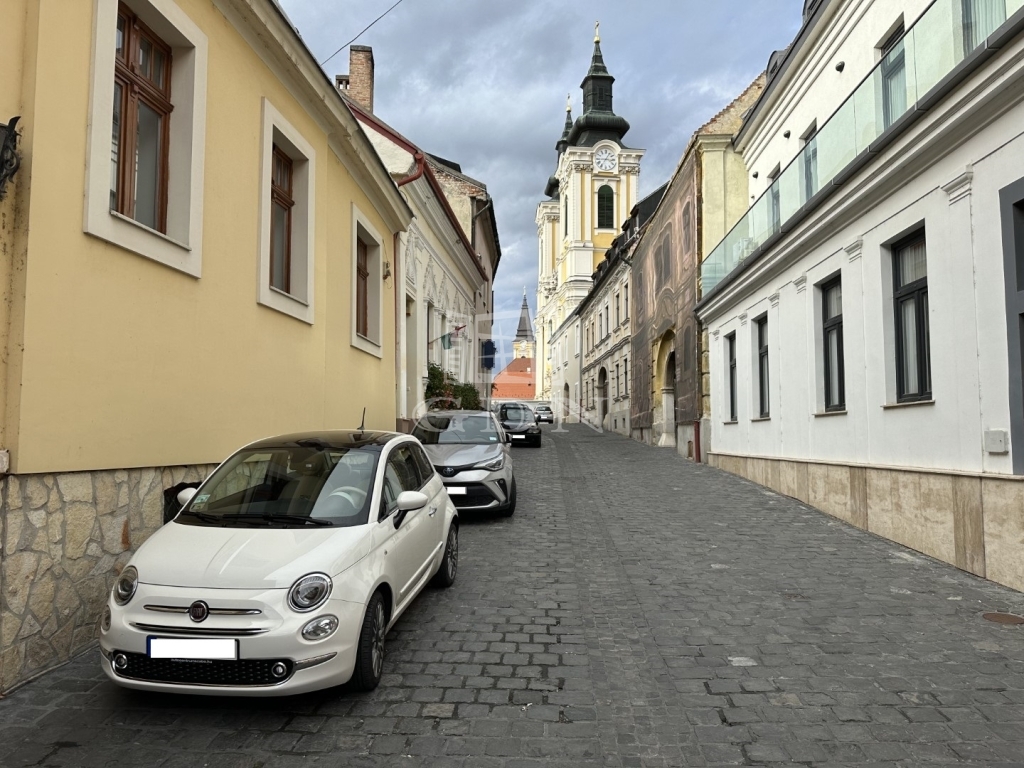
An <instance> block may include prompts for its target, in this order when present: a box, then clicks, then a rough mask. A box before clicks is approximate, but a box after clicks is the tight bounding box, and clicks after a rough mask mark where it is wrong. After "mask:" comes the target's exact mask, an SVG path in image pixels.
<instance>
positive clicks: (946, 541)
mask: <svg viewBox="0 0 1024 768" xmlns="http://www.w3.org/2000/svg"><path fill="white" fill-rule="evenodd" d="M708 459H709V463H710V464H711V465H712V466H715V467H719V468H720V469H724V470H725V471H727V472H731V473H732V474H734V475H739V476H740V477H745V478H747V479H748V480H752V481H753V482H755V483H759V484H760V485H763V486H766V487H768V488H771V489H772V490H773V491H776V492H778V493H781V494H783V495H785V496H791V497H793V498H795V499H798V500H800V501H802V502H804V503H805V504H808V505H810V506H812V507H816V508H818V509H820V510H821V511H823V512H825V513H827V514H829V515H832V516H833V517H837V518H839V519H840V520H844V521H846V522H847V523H850V524H851V525H855V526H857V527H858V528H862V529H864V530H866V531H870V532H872V533H875V534H877V535H879V536H882V537H883V538H886V539H889V540H891V541H895V542H897V543H899V544H902V545H903V546H905V547H909V548H911V549H914V550H917V551H918V552H923V553H924V554H926V555H930V556H931V557H934V558H936V559H937V560H943V561H945V562H947V563H949V564H951V565H955V566H956V567H957V568H960V569H962V570H965V571H968V572H970V573H973V574H976V575H978V576H982V577H984V578H987V579H990V580H991V581H995V582H998V583H999V584H1003V585H1005V586H1008V587H1012V588H1013V589H1017V590H1021V591H1024V478H1012V477H1006V478H1004V477H996V476H992V475H968V474H954V473H944V472H935V471H927V472H925V471H918V470H913V469H894V468H888V467H884V468H883V467H871V466H856V465H853V466H850V465H845V464H825V463H818V462H809V461H797V460H785V459H768V458H758V457H754V456H733V455H728V454H721V453H711V454H710V455H709V457H708Z"/></svg>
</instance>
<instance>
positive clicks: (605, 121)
mask: <svg viewBox="0 0 1024 768" xmlns="http://www.w3.org/2000/svg"><path fill="white" fill-rule="evenodd" d="M614 83H615V78H614V77H612V75H611V73H610V72H609V71H608V67H607V66H606V65H605V61H604V54H603V52H602V51H601V35H600V26H599V25H598V26H597V28H596V29H595V34H594V52H593V55H592V57H591V62H590V69H589V70H588V71H587V74H586V77H584V78H583V82H582V83H581V84H580V88H582V90H583V111H582V114H580V116H579V117H578V118H576V120H575V121H574V120H573V119H572V101H571V96H570V100H569V104H568V105H567V106H566V114H565V128H564V130H563V131H562V136H561V138H560V139H559V140H558V142H557V143H556V144H555V149H556V151H557V152H558V164H557V166H556V169H555V173H554V175H553V176H552V177H551V178H550V179H548V182H547V186H546V187H545V190H544V194H545V195H546V196H547V199H546V200H544V201H542V202H541V203H540V205H539V206H538V207H537V219H536V223H537V239H538V259H539V263H538V282H537V340H536V347H537V366H536V369H537V393H538V395H537V396H538V398H540V399H543V400H550V399H551V396H552V391H553V389H557V387H555V388H553V386H552V381H551V370H552V369H551V358H550V342H551V339H552V337H554V336H557V335H558V331H559V328H560V327H561V325H562V323H564V322H565V320H566V319H567V318H568V317H569V316H570V315H571V314H572V313H573V311H574V310H575V309H576V307H578V306H579V304H580V302H581V301H583V299H584V298H585V297H586V295H587V293H588V292H589V291H590V288H591V286H592V285H593V280H592V279H591V276H592V275H593V273H594V271H595V270H596V269H597V265H598V263H599V262H600V261H601V260H602V259H603V258H604V254H605V251H607V250H608V248H610V247H611V244H612V240H614V239H615V237H616V236H617V235H618V234H619V232H620V229H621V227H622V224H623V222H625V221H626V219H627V218H629V212H630V211H631V210H632V209H633V206H634V205H636V203H637V200H638V192H639V175H640V160H641V159H642V158H643V156H644V150H642V149H631V148H629V147H627V146H626V145H625V144H624V143H623V137H624V136H625V135H626V133H627V131H629V123H628V122H627V121H626V120H625V118H623V117H620V116H619V115H616V114H615V110H614V91H613V85H614ZM559 391H561V390H559Z"/></svg>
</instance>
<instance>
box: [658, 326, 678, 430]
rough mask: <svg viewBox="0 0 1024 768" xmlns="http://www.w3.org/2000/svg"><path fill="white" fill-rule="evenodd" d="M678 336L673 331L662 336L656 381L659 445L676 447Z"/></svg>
mask: <svg viewBox="0 0 1024 768" xmlns="http://www.w3.org/2000/svg"><path fill="white" fill-rule="evenodd" d="M675 346H676V336H675V333H673V332H672V331H669V332H667V333H666V334H665V335H664V336H662V338H661V341H660V343H659V345H658V356H657V368H656V369H655V371H656V375H655V380H654V402H655V403H656V404H657V405H656V406H655V409H656V410H655V429H656V431H657V433H658V434H657V445H659V446H663V447H668V448H674V447H675V445H676V349H675Z"/></svg>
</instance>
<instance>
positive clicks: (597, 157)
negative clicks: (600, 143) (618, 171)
mask: <svg viewBox="0 0 1024 768" xmlns="http://www.w3.org/2000/svg"><path fill="white" fill-rule="evenodd" d="M594 165H596V166H597V170H599V171H610V170H612V169H613V168H615V153H614V152H612V151H611V150H610V149H608V147H602V148H601V149H599V150H597V152H596V153H595V154H594Z"/></svg>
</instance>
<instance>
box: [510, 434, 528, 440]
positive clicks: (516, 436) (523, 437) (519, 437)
mask: <svg viewBox="0 0 1024 768" xmlns="http://www.w3.org/2000/svg"><path fill="white" fill-rule="evenodd" d="M512 439H513V440H525V439H526V435H512Z"/></svg>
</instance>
